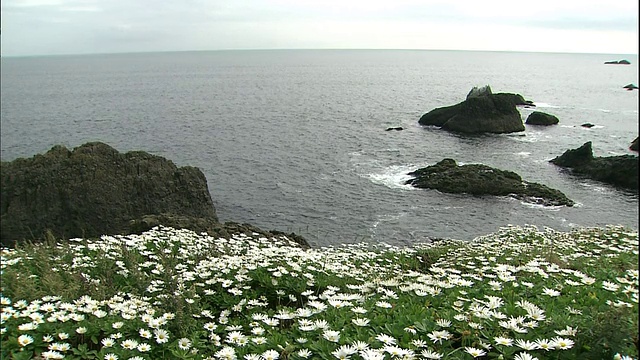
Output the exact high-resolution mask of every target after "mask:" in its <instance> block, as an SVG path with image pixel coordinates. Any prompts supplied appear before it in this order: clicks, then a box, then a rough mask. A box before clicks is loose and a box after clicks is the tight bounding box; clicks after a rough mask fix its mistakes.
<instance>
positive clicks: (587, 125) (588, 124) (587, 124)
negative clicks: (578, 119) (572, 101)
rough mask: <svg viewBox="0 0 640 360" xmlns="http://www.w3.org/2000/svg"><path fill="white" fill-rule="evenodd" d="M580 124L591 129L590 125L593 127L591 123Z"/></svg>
mask: <svg viewBox="0 0 640 360" xmlns="http://www.w3.org/2000/svg"><path fill="white" fill-rule="evenodd" d="M580 126H582V127H586V128H589V129H591V128H592V127H594V126H595V125H593V124H592V123H584V124H582V125H580Z"/></svg>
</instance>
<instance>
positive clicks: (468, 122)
mask: <svg viewBox="0 0 640 360" xmlns="http://www.w3.org/2000/svg"><path fill="white" fill-rule="evenodd" d="M528 104H531V105H532V104H533V103H532V102H531V101H526V100H525V99H524V98H523V97H522V95H519V94H509V93H497V94H493V93H492V92H491V88H490V87H489V86H488V85H487V86H484V87H481V88H477V87H474V88H473V89H471V91H470V92H469V94H468V95H467V98H466V100H465V101H463V102H461V103H458V104H456V105H452V106H446V107H441V108H436V109H433V110H431V111H429V112H428V113H426V114H424V115H422V117H421V118H420V120H419V121H418V122H419V123H420V124H421V125H434V126H439V127H441V128H442V129H443V130H448V131H453V132H460V133H512V132H518V131H524V129H525V128H524V124H523V123H522V116H521V115H520V112H518V109H517V108H516V105H528Z"/></svg>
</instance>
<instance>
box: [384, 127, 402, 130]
mask: <svg viewBox="0 0 640 360" xmlns="http://www.w3.org/2000/svg"><path fill="white" fill-rule="evenodd" d="M391 130H396V131H400V130H404V128H402V127H401V126H398V127H389V128H387V130H386V131H391Z"/></svg>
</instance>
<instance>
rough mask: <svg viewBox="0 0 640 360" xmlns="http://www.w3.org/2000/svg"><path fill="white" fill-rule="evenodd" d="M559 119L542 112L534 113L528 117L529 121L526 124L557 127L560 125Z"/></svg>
mask: <svg viewBox="0 0 640 360" xmlns="http://www.w3.org/2000/svg"><path fill="white" fill-rule="evenodd" d="M559 122H560V120H558V118H557V117H555V116H554V115H551V114H547V113H543V112H541V111H534V112H532V113H531V114H529V116H527V120H526V121H525V124H529V125H555V124H557V123H559Z"/></svg>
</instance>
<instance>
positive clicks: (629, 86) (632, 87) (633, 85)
mask: <svg viewBox="0 0 640 360" xmlns="http://www.w3.org/2000/svg"><path fill="white" fill-rule="evenodd" d="M622 88H623V89H627V90H629V91H631V90H636V89H638V87H637V86H636V85H635V84H627V85H625V86H623V87H622Z"/></svg>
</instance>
